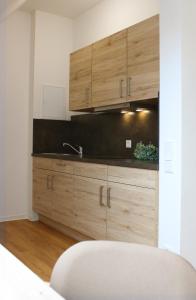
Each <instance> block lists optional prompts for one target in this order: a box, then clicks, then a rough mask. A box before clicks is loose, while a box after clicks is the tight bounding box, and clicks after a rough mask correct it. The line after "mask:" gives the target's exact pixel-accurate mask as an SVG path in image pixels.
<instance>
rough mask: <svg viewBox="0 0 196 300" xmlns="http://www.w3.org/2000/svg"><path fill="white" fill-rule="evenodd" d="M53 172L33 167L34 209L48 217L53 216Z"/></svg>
mask: <svg viewBox="0 0 196 300" xmlns="http://www.w3.org/2000/svg"><path fill="white" fill-rule="evenodd" d="M52 198H53V195H52V172H51V171H50V170H42V169H37V168H34V169H33V210H34V211H36V212H37V213H40V214H43V215H44V216H46V217H49V218H51V216H52Z"/></svg>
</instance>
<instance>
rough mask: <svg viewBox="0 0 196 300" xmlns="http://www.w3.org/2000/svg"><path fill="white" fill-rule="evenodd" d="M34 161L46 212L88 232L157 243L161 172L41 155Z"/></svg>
mask: <svg viewBox="0 0 196 300" xmlns="http://www.w3.org/2000/svg"><path fill="white" fill-rule="evenodd" d="M44 160H45V161H44ZM33 165H34V184H33V191H34V194H33V209H34V210H35V211H36V212H38V214H40V215H41V216H45V217H47V218H48V219H50V220H52V221H55V222H56V223H58V224H60V225H62V226H66V227H68V228H71V229H72V230H74V231H75V232H79V233H80V234H82V235H83V236H84V237H89V238H93V239H109V240H119V241H127V242H135V243H142V244H147V245H153V246H156V245H157V235H158V233H157V228H158V172H157V171H154V170H142V169H134V168H125V167H119V166H107V165H102V164H93V163H84V162H75V161H67V160H58V159H46V158H38V157H35V158H34V163H33ZM48 168H51V169H50V170H49V169H48ZM50 225H51V223H50Z"/></svg>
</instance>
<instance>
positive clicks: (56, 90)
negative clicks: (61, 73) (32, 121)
mask: <svg viewBox="0 0 196 300" xmlns="http://www.w3.org/2000/svg"><path fill="white" fill-rule="evenodd" d="M65 114H66V108H65V88H64V87H56V86H49V85H44V86H43V98H42V116H43V118H44V119H65Z"/></svg>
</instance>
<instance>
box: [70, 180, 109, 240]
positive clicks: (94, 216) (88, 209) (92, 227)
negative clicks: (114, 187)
mask: <svg viewBox="0 0 196 300" xmlns="http://www.w3.org/2000/svg"><path fill="white" fill-rule="evenodd" d="M106 186H107V182H106V181H104V180H98V179H92V178H87V177H80V176H75V178H74V205H75V209H74V211H75V224H74V229H75V230H77V231H79V232H80V233H82V234H84V235H86V236H89V237H91V238H93V239H105V238H106V205H105V203H106Z"/></svg>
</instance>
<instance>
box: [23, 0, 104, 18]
mask: <svg viewBox="0 0 196 300" xmlns="http://www.w3.org/2000/svg"><path fill="white" fill-rule="evenodd" d="M98 2H100V0H71V1H70V0H26V2H25V3H24V4H23V5H22V6H21V9H22V10H25V11H28V12H31V11H34V10H41V11H45V12H48V13H53V14H57V15H61V16H64V17H67V18H76V17H77V16H79V15H80V14H82V13H84V12H85V11H86V10H88V9H90V8H91V7H93V6H94V5H95V4H97V3H98Z"/></svg>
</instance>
